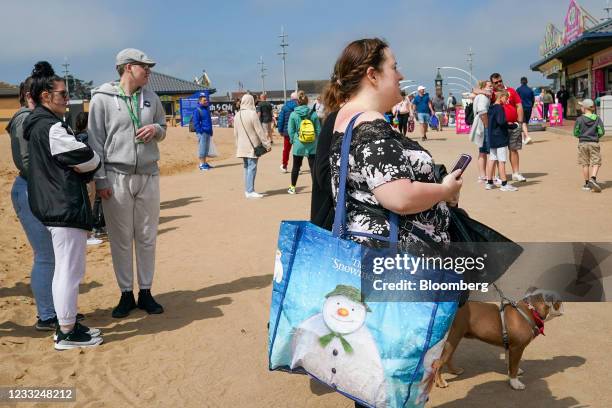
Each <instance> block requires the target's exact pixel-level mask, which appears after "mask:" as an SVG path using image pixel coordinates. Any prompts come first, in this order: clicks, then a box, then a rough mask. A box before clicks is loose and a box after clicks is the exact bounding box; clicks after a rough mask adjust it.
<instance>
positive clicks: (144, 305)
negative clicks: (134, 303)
mask: <svg viewBox="0 0 612 408" xmlns="http://www.w3.org/2000/svg"><path fill="white" fill-rule="evenodd" d="M138 308H139V309H142V310H145V311H146V312H147V313H148V314H160V313H164V308H163V307H162V305H160V304H159V303H157V302H156V301H155V299H153V296H152V295H151V290H150V289H140V291H139V292H138Z"/></svg>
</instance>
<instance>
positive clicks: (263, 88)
mask: <svg viewBox="0 0 612 408" xmlns="http://www.w3.org/2000/svg"><path fill="white" fill-rule="evenodd" d="M257 65H259V71H260V74H259V75H260V76H261V92H262V93H264V94H265V93H266V80H265V78H266V71H267V70H266V67H265V64H264V61H263V57H259V62H258V63H257Z"/></svg>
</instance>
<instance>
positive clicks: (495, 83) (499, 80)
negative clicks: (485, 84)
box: [493, 79, 504, 85]
mask: <svg viewBox="0 0 612 408" xmlns="http://www.w3.org/2000/svg"><path fill="white" fill-rule="evenodd" d="M503 83H504V80H503V79H498V80H497V81H493V85H497V84H503Z"/></svg>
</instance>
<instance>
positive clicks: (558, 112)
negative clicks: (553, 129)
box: [548, 103, 563, 126]
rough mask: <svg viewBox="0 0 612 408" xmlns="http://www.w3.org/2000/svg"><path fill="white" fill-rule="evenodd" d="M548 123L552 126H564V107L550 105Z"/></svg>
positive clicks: (554, 104)
mask: <svg viewBox="0 0 612 408" xmlns="http://www.w3.org/2000/svg"><path fill="white" fill-rule="evenodd" d="M548 123H549V124H550V126H563V106H562V105H561V104H560V103H551V104H550V105H548Z"/></svg>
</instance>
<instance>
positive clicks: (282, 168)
mask: <svg viewBox="0 0 612 408" xmlns="http://www.w3.org/2000/svg"><path fill="white" fill-rule="evenodd" d="M280 172H281V173H289V170H287V168H286V167H283V165H282V164H281V165H280Z"/></svg>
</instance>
